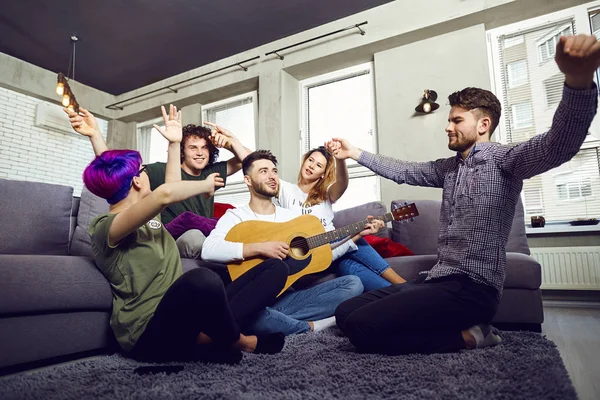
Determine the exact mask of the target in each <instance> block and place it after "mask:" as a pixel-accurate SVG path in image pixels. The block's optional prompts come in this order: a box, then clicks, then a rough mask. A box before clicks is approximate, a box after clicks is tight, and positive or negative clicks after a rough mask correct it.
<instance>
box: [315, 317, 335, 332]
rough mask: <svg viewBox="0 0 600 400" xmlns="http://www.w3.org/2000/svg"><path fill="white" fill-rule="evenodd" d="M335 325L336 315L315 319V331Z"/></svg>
mask: <svg viewBox="0 0 600 400" xmlns="http://www.w3.org/2000/svg"><path fill="white" fill-rule="evenodd" d="M334 325H335V317H329V318H325V319H320V320H318V321H313V326H314V332H320V331H322V330H325V329H327V328H331V327H332V326H334Z"/></svg>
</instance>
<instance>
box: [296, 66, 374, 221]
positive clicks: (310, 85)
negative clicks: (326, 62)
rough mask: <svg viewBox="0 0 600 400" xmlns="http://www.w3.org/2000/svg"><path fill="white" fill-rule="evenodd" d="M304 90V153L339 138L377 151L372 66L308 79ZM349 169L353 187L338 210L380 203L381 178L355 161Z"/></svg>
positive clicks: (336, 204) (350, 184)
mask: <svg viewBox="0 0 600 400" xmlns="http://www.w3.org/2000/svg"><path fill="white" fill-rule="evenodd" d="M301 86H302V91H301V94H302V104H303V109H302V120H301V124H302V126H301V130H302V144H303V146H302V152H303V153H304V152H306V151H308V150H310V149H312V148H314V147H317V146H321V145H322V144H323V143H324V142H325V141H327V140H330V139H331V138H333V137H336V136H341V137H343V138H345V139H348V141H350V143H352V144H353V145H355V146H358V147H360V148H362V149H364V150H367V151H370V152H375V151H376V149H377V143H376V135H375V130H374V95H373V73H372V64H370V63H369V64H362V65H358V66H356V67H352V68H348V69H344V70H342V71H336V72H334V73H330V74H325V75H321V76H317V77H314V78H311V79H307V80H305V81H302V82H301ZM347 166H348V172H349V175H350V182H349V187H348V189H347V190H346V192H345V193H344V195H343V196H342V197H341V198H340V200H339V201H338V202H336V203H335V204H334V206H333V208H334V210H336V211H337V210H341V209H344V208H349V207H352V206H355V205H358V204H363V203H365V201H376V200H379V199H380V198H381V192H380V189H379V178H378V177H376V175H375V174H374V173H373V172H371V171H369V170H368V169H366V168H365V167H362V166H360V165H359V164H358V163H356V162H355V161H352V160H349V161H347Z"/></svg>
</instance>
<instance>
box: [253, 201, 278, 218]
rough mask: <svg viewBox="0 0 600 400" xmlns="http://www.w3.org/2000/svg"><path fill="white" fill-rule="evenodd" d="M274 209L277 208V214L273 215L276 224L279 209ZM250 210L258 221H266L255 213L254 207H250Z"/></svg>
mask: <svg viewBox="0 0 600 400" xmlns="http://www.w3.org/2000/svg"><path fill="white" fill-rule="evenodd" d="M273 207H275V212H274V213H273V222H275V221H277V207H276V206H275V205H273ZM248 208H250V211H252V213H253V214H254V216H255V217H256V219H258V220H261V221H265V219H263V218H259V217H258V215H257V214H256V213H255V212H254V210H253V209H252V207H250V206H248ZM260 215H269V214H260Z"/></svg>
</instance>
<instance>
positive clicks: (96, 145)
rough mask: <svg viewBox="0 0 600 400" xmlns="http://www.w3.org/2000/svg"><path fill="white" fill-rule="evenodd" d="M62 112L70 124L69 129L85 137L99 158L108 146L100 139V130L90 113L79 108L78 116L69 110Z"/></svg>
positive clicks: (65, 109)
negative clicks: (67, 117) (65, 114)
mask: <svg viewBox="0 0 600 400" xmlns="http://www.w3.org/2000/svg"><path fill="white" fill-rule="evenodd" d="M63 110H64V111H65V113H67V115H68V116H69V121H70V122H71V127H72V128H73V130H74V131H75V132H77V133H79V134H80V135H82V136H87V137H88V138H89V139H90V143H92V148H93V149H94V154H96V155H97V156H99V155H100V154H102V153H104V152H105V151H106V150H108V146H106V142H105V141H104V138H103V137H102V133H101V132H100V128H98V122H97V121H96V117H94V115H92V113H91V112H89V111H88V110H86V109H85V108H81V107H80V108H79V114H77V113H76V112H75V111H71V110H69V109H68V108H63Z"/></svg>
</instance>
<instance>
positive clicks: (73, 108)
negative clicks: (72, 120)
mask: <svg viewBox="0 0 600 400" xmlns="http://www.w3.org/2000/svg"><path fill="white" fill-rule="evenodd" d="M67 109H68V110H69V111H73V112H75V106H74V105H73V104H69V107H67Z"/></svg>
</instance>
